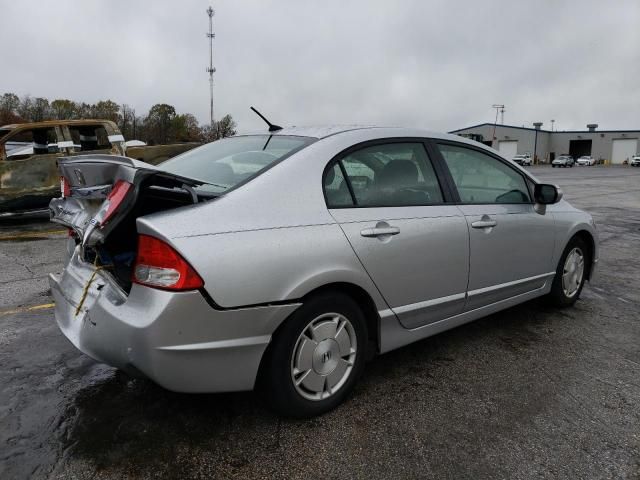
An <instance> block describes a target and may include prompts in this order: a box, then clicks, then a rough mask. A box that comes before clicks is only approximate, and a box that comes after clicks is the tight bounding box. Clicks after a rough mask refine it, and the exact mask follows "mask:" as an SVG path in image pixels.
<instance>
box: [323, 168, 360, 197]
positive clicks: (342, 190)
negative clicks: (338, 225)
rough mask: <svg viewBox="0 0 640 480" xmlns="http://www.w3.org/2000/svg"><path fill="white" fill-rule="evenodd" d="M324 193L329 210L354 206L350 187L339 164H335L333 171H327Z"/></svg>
mask: <svg viewBox="0 0 640 480" xmlns="http://www.w3.org/2000/svg"><path fill="white" fill-rule="evenodd" d="M324 192H325V195H326V197H327V206H328V207H329V208H335V207H351V206H353V199H352V198H351V193H350V192H349V185H347V182H346V180H345V179H344V175H342V169H341V168H340V164H339V163H335V164H334V165H333V167H332V168H331V169H329V170H327V173H326V175H325V177H324Z"/></svg>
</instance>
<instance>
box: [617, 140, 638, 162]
mask: <svg viewBox="0 0 640 480" xmlns="http://www.w3.org/2000/svg"><path fill="white" fill-rule="evenodd" d="M637 152H638V139H637V138H619V139H617V140H614V141H613V150H612V152H611V163H622V162H624V161H625V160H631V157H633V156H634V155H635V154H636V153H637Z"/></svg>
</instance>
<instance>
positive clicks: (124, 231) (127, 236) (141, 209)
mask: <svg viewBox="0 0 640 480" xmlns="http://www.w3.org/2000/svg"><path fill="white" fill-rule="evenodd" d="M158 180H160V181H158ZM163 183H164V186H163ZM167 183H169V182H166V181H165V182H163V181H162V179H159V178H158V177H155V176H154V177H151V178H149V179H147V180H146V181H145V182H143V183H142V184H141V185H140V191H139V193H138V198H137V200H136V202H135V204H134V205H133V207H132V208H131V209H130V211H128V212H127V214H126V216H125V217H124V218H123V219H121V220H120V221H119V222H118V224H117V225H116V227H115V228H114V229H113V230H112V231H111V232H110V233H109V234H108V236H107V237H106V239H105V241H104V243H103V244H98V245H96V246H95V247H89V246H85V248H84V255H85V257H84V260H85V261H87V262H91V263H95V264H97V265H110V266H111V267H110V268H109V271H110V272H111V273H112V274H113V276H114V277H115V279H116V280H117V282H118V283H119V284H120V286H121V287H122V288H123V289H124V290H125V291H126V292H127V293H128V292H129V291H130V290H131V277H132V274H133V266H134V264H135V255H136V250H137V240H138V233H137V230H136V219H137V218H138V217H142V216H144V215H149V214H151V213H156V212H162V211H166V210H172V209H175V208H178V207H184V206H187V205H191V204H193V203H194V200H196V201H204V200H207V199H210V198H202V197H200V198H198V197H196V198H195V199H194V197H193V195H192V193H191V192H190V191H188V190H186V189H180V188H169V187H170V185H168V184H167ZM173 183H175V182H173ZM174 186H175V185H172V186H171V187H174ZM96 256H97V257H98V258H97V261H96Z"/></svg>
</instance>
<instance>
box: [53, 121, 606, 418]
mask: <svg viewBox="0 0 640 480" xmlns="http://www.w3.org/2000/svg"><path fill="white" fill-rule="evenodd" d="M59 169H60V173H61V177H62V180H61V182H62V191H63V196H62V197H61V198H57V199H54V200H53V201H52V202H51V205H50V210H51V219H52V221H54V222H57V223H59V224H62V225H65V226H66V227H68V228H69V231H70V240H69V248H68V255H69V258H68V263H67V265H66V268H65V269H64V271H63V272H62V273H60V274H52V275H51V276H50V283H51V289H52V292H53V296H54V298H55V304H56V306H55V317H56V320H57V322H58V324H59V326H60V329H61V330H62V332H63V333H64V335H66V337H67V338H68V339H69V340H70V341H71V342H72V343H73V344H74V345H75V346H76V347H77V348H78V349H80V350H81V351H82V352H84V353H86V354H87V355H89V356H91V357H93V358H94V359H95V360H97V361H99V362H104V363H107V364H109V365H112V366H114V367H117V368H119V369H122V370H124V371H127V372H130V373H133V374H137V375H140V374H141V375H144V376H146V377H148V378H150V379H152V380H153V381H155V382H156V383H158V384H159V385H161V386H163V387H165V388H167V389H169V390H173V391H177V392H225V391H239V390H251V389H254V388H260V389H261V391H262V392H264V394H263V396H264V397H265V398H266V400H267V401H268V403H269V405H271V406H272V407H273V408H274V409H275V410H276V411H277V412H279V413H281V414H283V415H291V416H298V417H307V416H313V415H318V414H321V413H323V412H326V411H328V410H330V409H332V408H334V407H336V406H337V405H338V404H340V403H341V402H342V401H343V400H344V399H345V398H346V397H347V395H348V394H349V392H350V391H352V390H353V388H354V385H355V383H356V381H357V380H358V377H360V375H361V374H362V372H363V368H364V365H365V362H366V361H367V359H370V358H372V357H373V356H374V355H376V354H381V353H385V352H388V351H390V350H393V349H395V348H398V347H401V346H403V345H406V344H409V343H411V342H415V341H417V340H420V339H423V338H426V337H429V336H431V335H435V334H437V333H439V332H442V331H444V330H447V329H450V328H453V327H456V326H459V325H462V324H464V323H467V322H469V321H472V320H474V319H477V318H479V317H483V316H486V315H489V314H491V313H493V312H496V311H498V310H502V309H505V308H507V307H511V306H513V305H516V304H518V303H521V302H524V301H527V300H530V299H533V298H535V297H539V296H543V295H546V296H547V297H548V298H549V299H550V300H551V301H552V302H554V303H555V304H556V305H558V306H570V305H572V304H573V303H574V302H575V301H576V300H577V299H578V297H579V296H580V292H581V290H582V287H583V284H584V282H585V280H586V279H589V278H591V276H592V275H593V272H594V267H595V265H596V262H597V260H598V243H597V234H596V230H595V227H594V223H593V220H592V218H591V216H590V215H588V214H587V213H585V212H582V211H580V210H577V209H576V208H574V207H572V206H571V205H570V204H569V203H567V202H566V201H564V200H562V192H561V191H560V190H559V189H558V188H557V187H556V186H554V185H549V184H543V183H540V182H539V181H538V180H536V178H535V177H533V176H532V175H531V173H529V172H528V171H526V170H523V169H522V168H520V167H519V166H517V165H516V164H514V163H513V162H511V161H509V160H506V159H505V158H502V157H501V156H500V155H499V154H498V153H497V152H496V151H494V150H492V149H490V148H488V147H486V146H484V145H482V144H479V143H476V142H473V141H471V140H467V139H465V138H461V137H458V136H453V135H447V134H438V133H433V132H427V131H422V130H414V129H405V128H375V127H343V128H338V127H327V128H297V127H292V128H284V129H282V128H280V127H276V126H271V128H270V130H269V132H267V133H259V134H253V135H240V136H235V137H231V138H227V139H223V140H219V141H216V142H213V143H210V144H207V145H204V146H202V147H199V148H197V149H194V150H191V151H189V152H186V153H184V154H182V155H180V156H178V157H175V158H173V159H171V160H168V161H166V162H164V163H162V164H160V165H158V166H152V165H148V164H145V163H142V162H139V161H136V160H132V159H130V158H126V157H117V156H106V155H87V156H78V157H69V158H65V159H61V160H60V161H59Z"/></svg>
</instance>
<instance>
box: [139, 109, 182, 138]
mask: <svg viewBox="0 0 640 480" xmlns="http://www.w3.org/2000/svg"><path fill="white" fill-rule="evenodd" d="M175 116H176V109H175V108H174V107H173V106H172V105H168V104H166V103H157V104H155V105H154V106H153V107H151V108H150V109H149V114H148V115H147V118H146V119H145V126H146V128H147V135H148V141H149V142H150V143H167V142H168V141H169V134H170V129H171V122H172V121H173V119H174V117H175Z"/></svg>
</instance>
